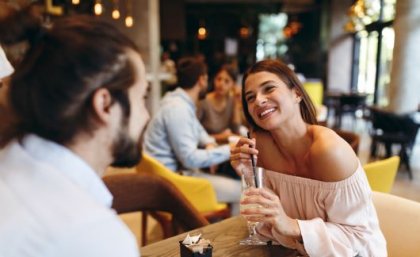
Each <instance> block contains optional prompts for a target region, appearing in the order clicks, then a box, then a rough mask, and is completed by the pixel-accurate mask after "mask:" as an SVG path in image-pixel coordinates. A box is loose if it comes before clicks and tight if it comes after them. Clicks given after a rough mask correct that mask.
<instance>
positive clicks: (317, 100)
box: [303, 80, 324, 107]
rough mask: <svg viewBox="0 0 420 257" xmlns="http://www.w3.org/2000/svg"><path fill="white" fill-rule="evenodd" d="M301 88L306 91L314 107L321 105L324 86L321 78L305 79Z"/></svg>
mask: <svg viewBox="0 0 420 257" xmlns="http://www.w3.org/2000/svg"><path fill="white" fill-rule="evenodd" d="M303 88H304V89H305V91H306V93H308V95H309V97H310V98H311V100H312V102H313V103H314V105H315V107H317V106H321V105H322V101H323V97H324V87H323V86H322V82H321V80H307V81H306V82H304V83H303Z"/></svg>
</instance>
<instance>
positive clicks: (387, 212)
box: [372, 192, 420, 257]
mask: <svg viewBox="0 0 420 257" xmlns="http://www.w3.org/2000/svg"><path fill="white" fill-rule="evenodd" d="M372 196H373V204H374V205H375V208H376V212H377V214H378V219H379V225H380V227H381V230H382V233H383V234H384V236H385V239H386V241H387V249H388V256H389V257H417V256H419V255H420V243H419V242H420V215H419V214H420V203H419V202H415V201H411V200H408V199H404V198H402V197H398V196H395V195H391V194H384V193H380V192H373V195H372Z"/></svg>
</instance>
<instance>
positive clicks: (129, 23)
mask: <svg viewBox="0 0 420 257" xmlns="http://www.w3.org/2000/svg"><path fill="white" fill-rule="evenodd" d="M133 24H134V20H133V17H131V16H127V17H125V26H126V27H128V28H130V27H133Z"/></svg>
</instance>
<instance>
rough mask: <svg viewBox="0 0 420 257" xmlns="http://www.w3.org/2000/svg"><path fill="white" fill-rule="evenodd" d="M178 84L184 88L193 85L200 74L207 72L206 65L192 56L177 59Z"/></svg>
mask: <svg viewBox="0 0 420 257" xmlns="http://www.w3.org/2000/svg"><path fill="white" fill-rule="evenodd" d="M176 71H177V72H176V73H177V78H178V86H179V87H181V88H184V89H190V88H192V87H194V85H195V83H197V81H198V79H199V78H200V76H202V75H206V74H207V65H206V64H205V63H204V62H203V61H201V60H199V59H197V58H194V57H184V58H181V59H180V60H179V61H178V64H177V68H176Z"/></svg>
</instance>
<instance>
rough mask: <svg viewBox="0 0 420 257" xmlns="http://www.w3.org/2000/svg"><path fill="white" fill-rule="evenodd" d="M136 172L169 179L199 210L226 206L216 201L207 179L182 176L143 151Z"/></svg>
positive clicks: (206, 210) (210, 209)
mask: <svg viewBox="0 0 420 257" xmlns="http://www.w3.org/2000/svg"><path fill="white" fill-rule="evenodd" d="M137 172H139V173H148V174H154V175H158V176H161V177H163V178H165V179H167V180H169V181H170V182H172V184H174V185H175V186H176V187H177V188H178V189H179V191H181V192H182V193H183V194H184V196H185V197H186V198H187V199H188V200H189V201H190V203H191V204H192V205H193V206H194V207H195V208H197V210H198V211H199V212H214V211H219V210H223V209H225V208H227V205H226V204H225V203H218V202H217V198H216V193H215V191H214V189H213V186H212V185H211V183H210V182H209V181H208V180H206V179H203V178H196V177H190V176H182V175H180V174H178V173H176V172H174V171H172V170H170V169H168V168H167V167H165V166H164V165H163V164H161V163H160V162H159V161H157V160H155V159H154V158H152V157H151V156H149V155H147V154H145V153H143V159H142V161H141V162H140V164H139V165H138V166H137Z"/></svg>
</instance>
